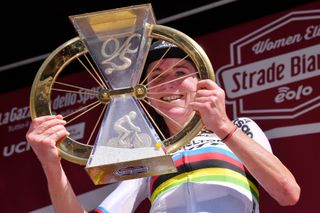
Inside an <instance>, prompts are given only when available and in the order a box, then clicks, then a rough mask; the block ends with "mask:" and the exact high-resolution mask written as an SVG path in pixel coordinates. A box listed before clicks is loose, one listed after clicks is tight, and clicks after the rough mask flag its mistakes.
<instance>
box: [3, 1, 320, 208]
mask: <svg viewBox="0 0 320 213" xmlns="http://www.w3.org/2000/svg"><path fill="white" fill-rule="evenodd" d="M319 23H320V3H318V2H314V3H311V4H307V5H304V6H303V7H299V8H296V9H294V10H292V11H285V12H282V13H279V14H275V15H272V16H268V17H264V18H262V19H259V20H256V21H253V22H248V23H246V24H243V25H239V26H236V27H233V28H229V29H226V30H223V31H219V32H214V33H210V34H206V35H203V36H201V37H197V38H195V39H196V40H197V41H198V42H199V43H200V44H201V46H202V47H203V48H204V49H205V51H206V52H207V54H208V56H209V57H210V59H211V60H212V64H213V67H214V69H215V71H216V77H217V81H218V83H219V84H220V85H221V86H222V87H223V88H224V89H225V90H226V96H227V110H228V113H229V115H230V117H231V118H234V117H243V116H245V117H250V118H252V119H254V120H255V121H256V122H257V123H258V124H259V125H260V127H261V128H262V129H263V130H264V131H265V133H266V134H267V136H268V137H269V139H270V142H271V145H272V148H273V152H274V153H275V155H277V156H278V158H280V160H281V161H282V162H283V163H284V164H285V165H286V166H287V167H288V168H289V169H290V170H291V171H292V172H293V174H294V175H295V177H296V179H297V182H298V183H299V184H300V186H301V189H302V191H301V199H300V201H299V203H298V204H297V205H296V206H293V207H281V206H279V205H278V204H277V203H276V202H275V201H274V200H273V199H272V198H271V197H270V196H269V195H268V194H266V192H265V191H263V190H261V194H260V198H261V212H273V213H277V212H279V213H280V212H289V213H301V212H314V210H315V209H318V208H319V207H318V203H317V202H318V193H319V192H318V190H319V189H320V187H319V186H318V180H319V179H320V172H319V169H318V167H317V166H316V165H317V162H320V155H319V154H318V151H319V150H320V133H319V132H320V81H319V80H320V51H319V50H320V24H319ZM35 69H38V67H35ZM81 77H82V74H81V73H76V74H72V75H71V76H68V78H72V80H77V79H81ZM30 88H31V87H28V88H24V89H20V90H16V91H13V92H10V93H6V94H1V95H0V101H1V104H0V134H1V141H2V142H1V145H0V149H1V160H0V164H1V175H0V192H1V204H2V205H1V212H32V211H34V212H53V210H52V208H51V207H50V199H49V196H48V190H47V186H46V180H45V176H44V174H43V172H42V169H41V165H40V164H39V162H38V160H37V159H36V157H35V155H34V153H33V152H32V150H31V148H30V146H29V145H28V144H27V142H26V140H25V134H26V131H27V129H28V126H29V124H30V112H29V94H30ZM53 100H54V101H53V103H52V104H53V106H52V107H53V108H54V109H55V110H57V111H59V112H63V111H64V110H67V109H70V108H73V107H74V108H76V107H78V106H79V105H81V104H84V103H85V101H86V97H81V96H72V95H71V94H66V95H65V96H57V97H54V98H53ZM87 122H88V123H90V122H92V121H90V119H87ZM86 126H87V123H86V122H80V123H75V124H74V125H73V126H71V129H70V131H71V133H72V134H73V135H74V136H76V137H77V138H78V139H79V140H81V139H82V137H83V133H84V131H86ZM63 163H64V166H65V168H66V172H67V175H68V177H69V179H70V182H71V183H72V185H73V187H74V189H75V191H76V194H77V195H78V196H79V198H80V199H81V201H82V202H83V203H84V204H85V206H86V208H87V209H88V210H90V209H93V208H94V207H95V206H96V205H97V204H98V203H99V202H100V201H101V200H102V199H103V197H105V196H106V195H107V194H108V193H110V191H111V190H112V189H113V188H114V186H115V184H112V185H107V186H105V185H104V186H94V185H93V184H92V182H91V180H90V179H89V177H88V175H87V174H86V172H85V171H84V169H83V167H81V166H78V165H74V164H71V163H68V162H66V161H63ZM147 208H148V204H147V203H144V204H143V205H142V207H141V210H139V212H142V211H147Z"/></svg>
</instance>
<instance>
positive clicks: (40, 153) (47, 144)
mask: <svg viewBox="0 0 320 213" xmlns="http://www.w3.org/2000/svg"><path fill="white" fill-rule="evenodd" d="M65 124H66V122H65V121H64V120H62V116H60V115H57V116H55V115H51V116H43V117H39V118H35V119H34V120H33V121H32V123H31V125H30V127H29V130H28V132H27V134H26V139H27V141H28V143H29V144H30V145H31V147H32V149H33V151H34V152H35V154H36V155H37V157H38V159H39V161H40V163H41V165H42V168H43V171H44V173H45V175H46V178H47V182H48V189H49V193H50V198H51V201H52V205H53V206H54V209H55V212H63V213H64V212H85V210H84V209H83V208H82V206H81V204H80V202H79V201H78V200H77V197H76V195H75V193H74V191H73V189H72V187H71V185H70V183H69V181H68V179H67V177H66V174H65V172H64V170H63V168H62V165H61V162H60V156H59V151H58V149H57V147H56V143H57V142H59V141H61V140H62V139H63V138H65V137H67V136H68V135H69V133H68V132H67V130H66V129H65V127H64V125H65Z"/></svg>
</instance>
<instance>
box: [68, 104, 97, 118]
mask: <svg viewBox="0 0 320 213" xmlns="http://www.w3.org/2000/svg"><path fill="white" fill-rule="evenodd" d="M98 102H99V101H95V102H92V103H91V104H88V105H86V106H84V107H81V108H80V109H78V110H76V111H74V112H71V113H70V114H68V115H65V116H64V118H68V117H70V116H72V115H74V114H77V113H78V112H81V111H83V110H84V109H86V108H88V107H91V106H92V105H94V104H97V103H98Z"/></svg>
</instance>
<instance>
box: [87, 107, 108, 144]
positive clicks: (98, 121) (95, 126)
mask: <svg viewBox="0 0 320 213" xmlns="http://www.w3.org/2000/svg"><path fill="white" fill-rule="evenodd" d="M106 107H107V104H105V105H104V107H103V109H102V110H101V113H100V115H99V118H98V120H97V122H96V124H95V125H94V127H93V129H92V131H91V134H90V137H89V139H88V142H87V145H88V144H89V143H90V141H91V138H92V136H93V134H94V132H95V131H96V129H97V126H98V124H99V123H100V120H101V118H102V115H103V113H104V111H105V110H106Z"/></svg>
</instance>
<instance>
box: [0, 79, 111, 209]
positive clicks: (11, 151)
mask: <svg viewBox="0 0 320 213" xmlns="http://www.w3.org/2000/svg"><path fill="white" fill-rule="evenodd" d="M83 78H85V81H83V80H81V79H83ZM63 81H64V82H67V83H68V84H72V85H80V86H81V87H83V88H90V89H91V90H94V91H96V90H97V88H98V87H96V86H90V85H94V84H92V83H91V82H90V81H89V80H88V78H87V77H86V75H84V74H83V73H79V74H72V75H71V76H67V77H64V78H63ZM79 82H83V83H79ZM78 92H79V93H74V92H53V93H52V98H51V100H52V103H51V110H52V112H53V113H54V114H62V115H64V116H69V115H70V114H72V113H73V112H75V111H82V112H85V111H86V110H87V108H84V107H85V106H87V105H89V104H90V103H91V102H92V101H93V100H94V99H95V98H94V97H93V96H92V95H89V94H87V93H81V89H78ZM29 97H30V88H25V89H21V90H17V91H14V92H10V93H6V94H1V96H0V101H1V105H0V135H1V138H2V141H1V144H0V149H1V160H0V164H1V169H2V172H1V175H0V191H1V192H2V194H3V196H2V202H1V203H2V207H1V211H2V212H30V211H35V212H37V211H36V210H37V209H40V208H44V207H45V206H48V205H50V198H49V194H48V190H47V183H46V179H45V175H44V173H43V171H42V168H41V165H40V163H39V161H38V159H37V157H36V156H35V154H34V153H33V151H32V149H31V147H30V145H29V144H28V143H27V141H26V139H25V135H26V132H27V130H28V128H29V125H30V123H31V117H30V110H29ZM99 113H100V112H99V110H97V111H94V110H92V112H91V111H90V110H88V111H87V114H85V115H84V116H83V117H81V118H76V119H74V120H73V121H72V122H70V123H69V124H68V126H67V129H68V130H69V132H70V137H72V138H73V139H75V140H77V141H79V142H81V143H86V142H87V140H88V135H90V133H91V132H92V125H95V123H96V121H97V119H96V117H95V116H96V115H97V114H99ZM90 118H91V119H90ZM62 162H63V166H64V168H65V170H66V173H67V175H68V177H69V180H70V182H71V184H72V186H73V187H74V190H75V192H76V194H78V195H82V196H81V198H82V199H86V198H87V199H89V198H90V197H98V198H99V199H97V200H98V201H99V200H100V201H101V200H102V199H103V198H104V197H105V196H106V194H108V193H109V192H110V189H111V188H110V189H109V188H108V187H107V188H104V189H105V190H103V189H102V191H103V192H104V193H102V192H101V190H96V189H97V188H100V187H101V186H95V185H94V184H93V183H92V181H91V179H90V178H89V176H88V175H87V173H86V172H85V170H84V167H83V166H80V165H76V164H73V163H70V162H67V161H65V160H62ZM104 187H106V186H104ZM107 189H108V190H107ZM91 190H95V191H92V192H90V191H91ZM88 192H90V193H88ZM86 193H88V194H86ZM102 194H103V196H102ZM90 202H91V204H90ZM96 204H97V202H94V203H92V201H90V200H88V201H86V207H87V208H91V207H93V206H94V205H96ZM48 208H49V207H48ZM88 210H91V209H88ZM40 212H43V211H40Z"/></svg>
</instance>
